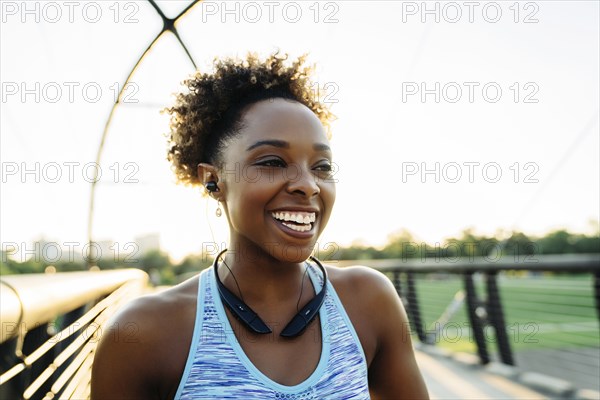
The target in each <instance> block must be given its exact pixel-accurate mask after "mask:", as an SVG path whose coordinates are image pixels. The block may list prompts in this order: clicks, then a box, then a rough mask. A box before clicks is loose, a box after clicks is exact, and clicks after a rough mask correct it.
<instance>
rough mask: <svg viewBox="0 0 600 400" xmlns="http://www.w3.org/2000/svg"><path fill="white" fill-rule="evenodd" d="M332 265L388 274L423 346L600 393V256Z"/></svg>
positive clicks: (393, 260) (391, 261)
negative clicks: (368, 269) (561, 381)
mask: <svg viewBox="0 0 600 400" xmlns="http://www.w3.org/2000/svg"><path fill="white" fill-rule="evenodd" d="M333 264H334V265H339V266H346V265H367V266H369V267H372V268H375V269H377V270H379V271H381V272H383V273H385V274H387V275H388V276H389V278H390V279H391V280H392V282H393V283H394V286H395V287H396V290H397V292H398V294H399V295H400V297H401V298H402V300H403V303H404V306H405V308H406V310H407V313H408V316H409V320H410V325H411V326H410V328H411V332H412V333H413V334H414V337H415V338H416V340H417V341H419V342H421V343H423V344H426V345H434V346H437V347H438V348H443V349H444V350H445V352H452V353H454V354H461V355H465V353H466V354H467V356H466V357H463V358H465V359H469V358H472V359H474V361H477V362H478V363H479V364H488V363H490V362H495V364H494V365H506V366H512V367H514V368H505V370H518V371H527V373H529V376H533V375H534V374H537V375H538V376H543V377H556V378H560V379H561V380H563V381H565V382H568V383H570V384H572V387H573V390H575V389H583V390H592V391H594V392H596V393H598V392H600V383H599V380H598V376H600V337H599V335H600V327H599V326H600V324H599V318H600V254H590V255H552V256H541V255H539V256H527V257H525V258H523V256H521V257H520V258H516V257H502V258H496V259H492V258H476V257H473V258H467V259H458V258H456V259H450V258H445V259H444V258H438V259H431V258H430V259H424V260H422V259H404V260H403V259H385V260H353V261H337V262H335V263H333ZM469 354H470V356H469ZM531 372H533V374H531Z"/></svg>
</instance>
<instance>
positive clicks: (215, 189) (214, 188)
mask: <svg viewBox="0 0 600 400" xmlns="http://www.w3.org/2000/svg"><path fill="white" fill-rule="evenodd" d="M206 190H208V191H209V192H218V191H219V187H218V186H217V182H215V181H210V182H206Z"/></svg>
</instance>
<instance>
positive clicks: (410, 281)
mask: <svg viewBox="0 0 600 400" xmlns="http://www.w3.org/2000/svg"><path fill="white" fill-rule="evenodd" d="M406 292H407V293H406V296H407V299H408V313H409V314H410V321H411V322H412V325H413V327H414V329H415V331H416V332H417V336H418V337H419V340H420V341H421V342H422V343H427V336H426V335H425V331H424V330H423V323H422V321H421V313H420V311H419V301H418V299H417V289H416V287H415V278H414V273H413V272H407V273H406Z"/></svg>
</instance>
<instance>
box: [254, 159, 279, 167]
mask: <svg viewBox="0 0 600 400" xmlns="http://www.w3.org/2000/svg"><path fill="white" fill-rule="evenodd" d="M257 165H262V166H265V167H285V163H284V162H283V161H282V160H278V159H271V160H264V161H260V162H259V163H257Z"/></svg>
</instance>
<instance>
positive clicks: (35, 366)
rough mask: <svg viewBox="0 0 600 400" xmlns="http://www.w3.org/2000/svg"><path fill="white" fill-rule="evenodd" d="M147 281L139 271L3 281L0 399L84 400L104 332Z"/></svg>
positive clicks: (20, 277) (0, 287) (0, 284)
mask: <svg viewBox="0 0 600 400" xmlns="http://www.w3.org/2000/svg"><path fill="white" fill-rule="evenodd" d="M147 280H148V276H147V274H146V273H145V272H143V271H141V270H138V269H125V270H113V271H90V272H65V273H52V274H24V275H5V276H2V277H1V279H0V320H1V321H2V331H1V333H0V398H2V399H53V398H54V399H56V398H60V399H85V398H88V397H89V381H90V371H91V365H92V360H93V355H94V351H95V348H96V344H97V341H98V339H99V338H100V335H101V333H102V329H103V328H104V325H105V323H106V321H107V320H108V318H110V316H111V315H112V314H114V312H115V311H116V310H117V309H119V308H120V307H121V306H122V305H123V304H124V303H125V302H127V301H129V300H130V299H131V298H133V297H135V296H137V295H139V294H141V293H142V291H143V290H144V287H145V286H146V285H147Z"/></svg>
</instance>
